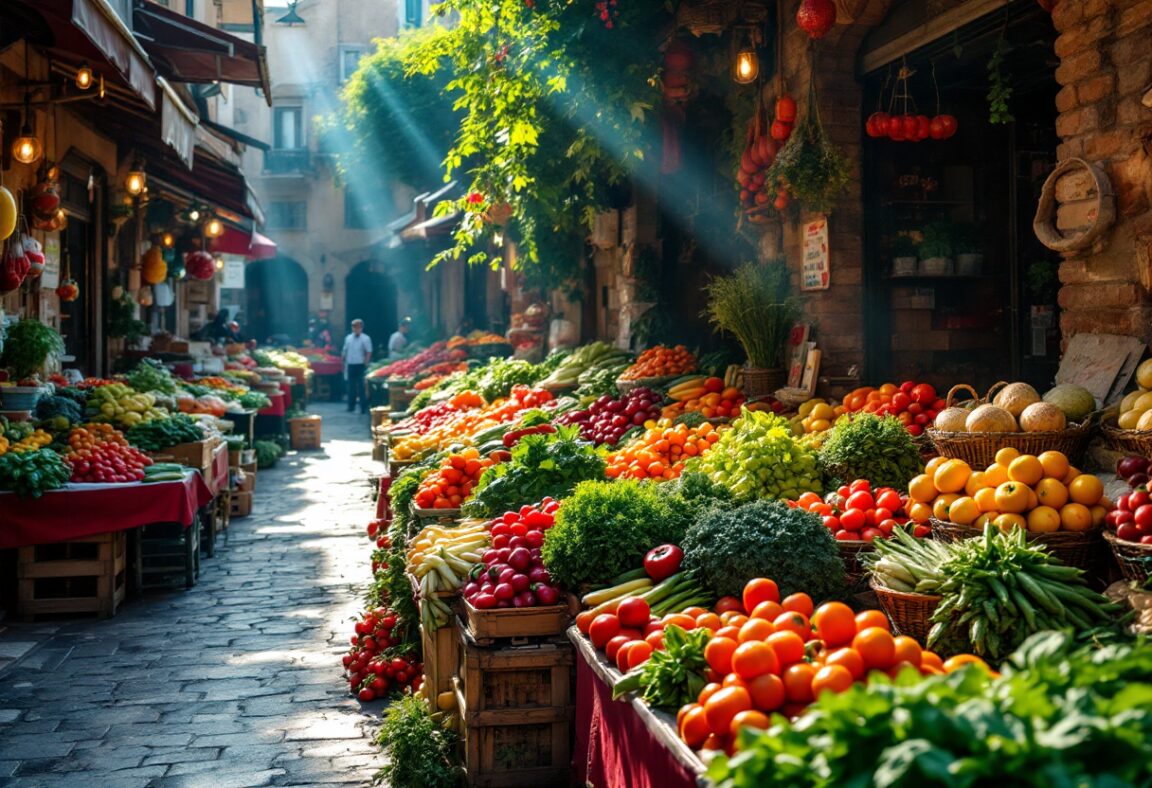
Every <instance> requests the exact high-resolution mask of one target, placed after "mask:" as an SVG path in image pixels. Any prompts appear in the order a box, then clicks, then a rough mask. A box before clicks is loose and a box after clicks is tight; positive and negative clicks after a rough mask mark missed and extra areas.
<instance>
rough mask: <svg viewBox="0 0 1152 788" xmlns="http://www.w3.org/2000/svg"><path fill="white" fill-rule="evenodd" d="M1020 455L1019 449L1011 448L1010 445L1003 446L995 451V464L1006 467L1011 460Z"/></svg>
mask: <svg viewBox="0 0 1152 788" xmlns="http://www.w3.org/2000/svg"><path fill="white" fill-rule="evenodd" d="M1019 456H1020V450H1019V449H1013V448H1012V447H1011V446H1005V447H1004V448H1003V449H1001V450H1000V451H998V452H996V464H997V465H1002V466H1004V467H1005V468H1007V467H1008V466H1009V465H1011V464H1012V460H1014V459H1016V458H1017V457H1019Z"/></svg>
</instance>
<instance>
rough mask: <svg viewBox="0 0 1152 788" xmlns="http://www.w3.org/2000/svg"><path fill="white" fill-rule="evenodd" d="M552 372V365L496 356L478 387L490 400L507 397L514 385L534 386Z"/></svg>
mask: <svg viewBox="0 0 1152 788" xmlns="http://www.w3.org/2000/svg"><path fill="white" fill-rule="evenodd" d="M551 372H552V369H551V368H550V367H546V366H544V365H537V364H532V363H529V362H527V361H524V360H523V359H519V358H511V359H506V358H495V359H492V360H491V361H490V362H489V363H488V364H487V365H486V366H485V367H484V373H483V374H482V375H481V376H480V379H479V380H478V381H477V386H476V389H477V391H479V392H480V396H481V397H483V398H484V399H486V400H487V401H488V402H492V401H493V400H495V399H499V398H500V397H507V396H508V395H509V394H510V393H511V391H512V387H513V386H518V385H523V386H532V385H534V384H536V383H537V382H539V381H541V380H543V379H544V378H546V377H547V376H548V374H549V373H551Z"/></svg>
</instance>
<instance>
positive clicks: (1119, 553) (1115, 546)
mask: <svg viewBox="0 0 1152 788" xmlns="http://www.w3.org/2000/svg"><path fill="white" fill-rule="evenodd" d="M1104 540H1105V541H1107V542H1108V546H1109V547H1111V548H1112V555H1114V556H1116V563H1118V564H1120V573H1121V574H1122V575H1124V579H1126V580H1135V581H1136V582H1138V583H1143V582H1144V581H1146V580H1147V579H1148V578H1149V577H1150V576H1152V545H1150V544H1140V543H1139V542H1128V541H1125V540H1123V539H1117V538H1116V534H1114V533H1111V532H1107V533H1105V534H1104Z"/></svg>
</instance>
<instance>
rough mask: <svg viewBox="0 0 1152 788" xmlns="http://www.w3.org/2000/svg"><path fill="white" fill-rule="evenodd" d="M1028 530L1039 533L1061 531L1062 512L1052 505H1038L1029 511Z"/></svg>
mask: <svg viewBox="0 0 1152 788" xmlns="http://www.w3.org/2000/svg"><path fill="white" fill-rule="evenodd" d="M1028 530H1029V531H1031V532H1033V533H1038V534H1050V533H1052V532H1053V531H1059V530H1060V512H1059V511H1057V510H1056V509H1053V508H1052V507H1051V506H1037V507H1036V508H1035V509H1033V510H1032V511H1030V512H1028Z"/></svg>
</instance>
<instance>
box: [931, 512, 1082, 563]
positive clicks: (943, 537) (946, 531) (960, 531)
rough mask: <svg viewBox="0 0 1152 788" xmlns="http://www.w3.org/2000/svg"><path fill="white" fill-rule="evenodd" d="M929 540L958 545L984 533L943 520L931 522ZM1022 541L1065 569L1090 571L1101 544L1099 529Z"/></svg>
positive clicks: (1037, 535) (1032, 535)
mask: <svg viewBox="0 0 1152 788" xmlns="http://www.w3.org/2000/svg"><path fill="white" fill-rule="evenodd" d="M931 523H932V536H934V537H935V538H937V539H939V540H940V541H942V542H958V541H960V540H961V539H974V538H975V537H977V536H983V535H984V531H983V529H980V528H977V527H975V526H972V525H960V524H959V523H950V522H947V521H945V520H937V519H936V518H932V519H931ZM1025 538H1026V539H1027V540H1028V541H1029V542H1031V543H1032V544H1039V545H1043V546H1044V547H1045V548H1046V549H1047V550H1048V552H1049V553H1050V554H1051V555H1052V556H1053V557H1055V558H1058V559H1059V560H1060V561H1062V562H1063V563H1065V564H1067V565H1068V566H1075V567H1077V568H1079V569H1089V568H1090V567H1091V566H1092V563H1093V559H1094V558H1095V552H1096V549H1097V547H1098V546H1099V544H1100V529H1099V528H1093V529H1092V530H1090V531H1053V532H1052V533H1046V534H1040V533H1032V532H1028V533H1027V534H1026V535H1025Z"/></svg>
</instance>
